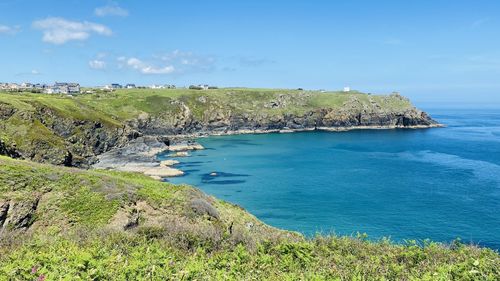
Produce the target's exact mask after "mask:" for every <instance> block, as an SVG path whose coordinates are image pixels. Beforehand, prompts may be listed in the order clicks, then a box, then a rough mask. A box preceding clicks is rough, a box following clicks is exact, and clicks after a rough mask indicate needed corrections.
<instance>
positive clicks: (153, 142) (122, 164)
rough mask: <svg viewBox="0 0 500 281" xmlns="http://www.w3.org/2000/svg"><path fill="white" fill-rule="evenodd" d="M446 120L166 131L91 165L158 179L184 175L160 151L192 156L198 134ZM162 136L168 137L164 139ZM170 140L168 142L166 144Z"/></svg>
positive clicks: (105, 155) (107, 154) (339, 129)
mask: <svg viewBox="0 0 500 281" xmlns="http://www.w3.org/2000/svg"><path fill="white" fill-rule="evenodd" d="M442 127H445V125H443V124H439V123H436V124H430V125H412V126H396V125H393V126H354V127H312V128H300V129H288V128H286V129H264V130H261V129H255V130H247V129H242V130H233V131H221V132H217V131H212V132H199V133H193V134H182V135H164V136H143V137H139V138H137V139H136V140H134V141H131V142H130V143H128V144H127V145H126V146H124V147H121V148H116V149H113V150H111V151H108V152H105V153H103V154H101V155H99V156H98V157H97V158H98V161H97V163H95V164H94V165H92V167H93V168H95V169H109V170H117V171H125V172H137V173H143V174H145V175H147V176H150V177H151V178H153V179H156V180H164V179H165V178H169V177H177V176H182V175H184V172H183V171H182V170H180V169H176V168H175V167H174V166H175V165H177V164H179V161H177V160H173V159H169V160H163V161H160V160H159V159H158V157H157V156H158V155H159V154H163V153H166V152H171V154H170V155H169V156H170V157H176V158H177V157H189V156H190V155H189V153H188V152H189V151H192V150H202V149H204V147H203V146H202V145H200V144H199V143H197V142H196V141H195V140H193V139H196V138H205V137H210V136H230V135H242V134H272V133H281V134H287V133H295V132H313V131H324V132H346V131H353V130H395V129H410V130H411V129H413V130H417V129H430V128H442ZM163 140H168V142H165V141H163ZM167 143H168V144H167Z"/></svg>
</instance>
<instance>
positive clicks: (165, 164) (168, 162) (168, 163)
mask: <svg viewBox="0 0 500 281" xmlns="http://www.w3.org/2000/svg"><path fill="white" fill-rule="evenodd" d="M179 163H180V162H179V161H177V160H172V159H169V160H163V161H161V162H160V167H169V166H173V165H176V164H179Z"/></svg>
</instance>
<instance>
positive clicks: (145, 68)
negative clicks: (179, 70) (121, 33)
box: [118, 57, 175, 74]
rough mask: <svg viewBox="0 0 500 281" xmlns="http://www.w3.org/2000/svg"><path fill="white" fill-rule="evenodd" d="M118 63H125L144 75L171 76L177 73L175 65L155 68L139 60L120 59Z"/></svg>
mask: <svg viewBox="0 0 500 281" xmlns="http://www.w3.org/2000/svg"><path fill="white" fill-rule="evenodd" d="M118 61H122V62H125V64H126V66H128V67H130V68H132V69H135V70H137V71H139V72H140V73H142V74H171V73H173V72H174V71H175V67H174V66H173V65H163V66H155V65H152V64H150V63H145V62H143V61H142V60H140V59H138V58H133V57H132V58H128V59H127V58H125V57H119V58H118Z"/></svg>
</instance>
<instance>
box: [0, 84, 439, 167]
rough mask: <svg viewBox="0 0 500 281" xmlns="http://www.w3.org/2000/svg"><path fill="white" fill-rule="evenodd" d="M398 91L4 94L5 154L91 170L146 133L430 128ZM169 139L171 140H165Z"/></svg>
mask: <svg viewBox="0 0 500 281" xmlns="http://www.w3.org/2000/svg"><path fill="white" fill-rule="evenodd" d="M434 125H436V122H435V121H434V120H432V118H430V117H429V116H428V115H427V114H426V113H425V112H422V111H420V110H418V109H416V108H415V107H413V106H412V105H411V103H410V102H409V101H408V100H407V99H406V98H404V97H402V96H400V95H390V96H370V95H366V94H360V93H354V94H342V93H319V92H302V91H301V92H297V91H285V90H276V91H270V90H260V91H259V90H217V91H212V92H211V91H189V90H178V91H159V92H155V91H150V90H142V91H139V92H120V93H111V94H100V95H99V94H96V95H83V96H79V97H75V98H68V97H64V96H48V95H30V94H20V95H19V94H18V95H14V94H0V154H1V155H7V156H11V157H14V158H24V159H30V160H33V161H37V162H47V163H51V164H56V165H66V166H79V167H87V166H88V165H90V164H92V163H94V162H95V161H96V156H97V155H99V154H101V153H103V152H106V151H109V150H110V149H112V148H113V147H120V146H123V145H125V144H126V143H128V142H129V141H130V140H132V139H135V138H137V137H139V136H142V135H149V136H162V138H161V139H162V140H164V141H168V140H169V139H171V137H172V136H175V135H193V136H196V135H201V134H223V133H231V132H238V131H240V132H248V131H273V130H301V129H335V128H341V129H345V128H356V127H370V126H373V127H387V128H405V127H431V126H434ZM165 136H166V137H165Z"/></svg>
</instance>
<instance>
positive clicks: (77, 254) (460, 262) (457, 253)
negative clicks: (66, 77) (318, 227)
mask: <svg viewBox="0 0 500 281" xmlns="http://www.w3.org/2000/svg"><path fill="white" fill-rule="evenodd" d="M34 196H38V197H39V198H40V203H39V204H38V208H37V210H36V214H35V216H34V219H33V225H32V226H31V227H30V228H29V229H28V231H21V232H20V231H12V232H10V231H7V230H4V231H3V232H1V233H0V280H36V279H38V280H60V279H63V280H67V279H71V280H75V279H85V280H143V279H149V280H498V278H499V277H500V255H499V254H498V252H495V251H493V250H491V249H487V248H480V247H476V246H474V245H464V244H461V243H460V242H454V243H452V244H450V245H444V244H440V243H434V242H430V241H423V242H421V243H417V242H416V241H407V242H406V243H404V244H394V243H392V242H391V241H389V240H387V239H382V240H380V241H370V240H367V239H366V236H365V235H358V236H357V237H338V236H328V235H326V236H325V235H318V236H317V237H315V238H311V239H310V238H303V237H301V236H299V235H297V234H294V233H289V232H284V231H281V230H278V229H274V228H272V227H269V226H266V225H264V224H263V223H262V222H260V221H258V220H257V219H256V218H255V217H253V216H252V215H250V214H248V213H247V212H245V211H244V210H243V209H241V208H239V207H238V206H234V205H232V204H230V203H227V202H224V201H220V200H217V199H215V198H212V197H209V196H207V195H204V194H203V193H202V192H200V191H199V190H197V189H195V188H193V187H190V186H186V185H173V184H168V183H162V182H159V181H155V180H153V179H150V178H148V177H146V176H144V175H140V174H134V173H124V172H115V171H104V170H78V169H73V168H65V167H59V166H51V165H46V164H37V163H32V162H28V161H22V160H13V159H10V158H7V157H1V156H0V201H2V202H6V201H9V202H11V203H12V202H20V201H23V200H31V199H32V198H33V197H34ZM193 199H194V200H195V201H198V202H200V201H203V202H205V203H204V204H206V205H207V206H208V207H209V208H213V209H214V210H216V211H217V212H218V215H219V219H214V218H213V217H210V216H208V215H206V214H204V215H201V214H197V213H196V212H193V210H192V209H191V205H190V202H192V200H193ZM141 204H142V205H143V207H142V209H140V208H139V207H140V206H142V205H141ZM0 205H1V204H0ZM132 208H138V209H139V211H138V212H139V214H140V216H141V218H140V220H139V225H138V226H137V227H136V228H134V229H132V230H127V231H125V230H124V229H123V228H116V227H115V223H116V221H117V218H119V217H120V214H124V213H127V212H125V211H127V210H128V211H130V210H131V209H132ZM249 222H251V223H252V224H254V227H253V228H252V229H248V227H247V224H248V223H249Z"/></svg>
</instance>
